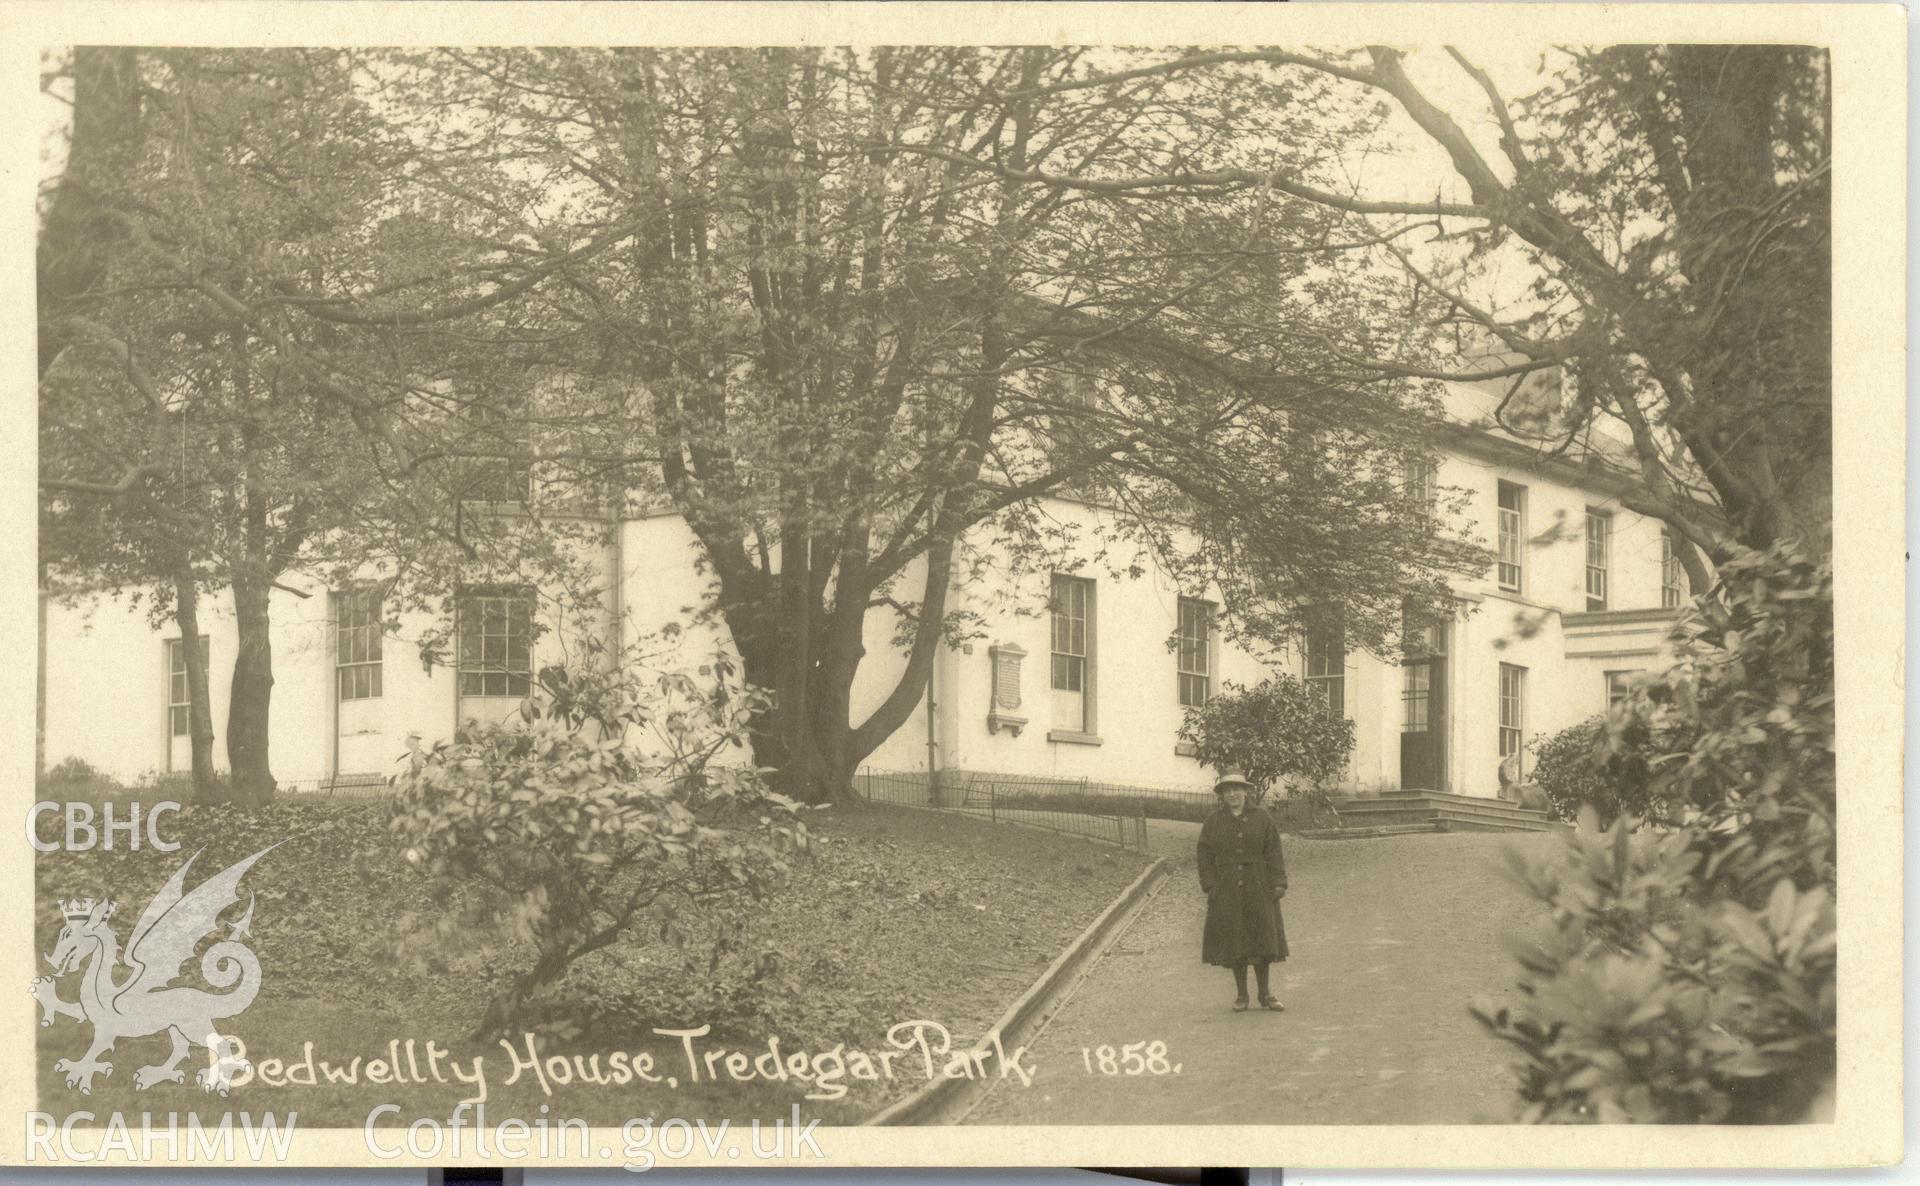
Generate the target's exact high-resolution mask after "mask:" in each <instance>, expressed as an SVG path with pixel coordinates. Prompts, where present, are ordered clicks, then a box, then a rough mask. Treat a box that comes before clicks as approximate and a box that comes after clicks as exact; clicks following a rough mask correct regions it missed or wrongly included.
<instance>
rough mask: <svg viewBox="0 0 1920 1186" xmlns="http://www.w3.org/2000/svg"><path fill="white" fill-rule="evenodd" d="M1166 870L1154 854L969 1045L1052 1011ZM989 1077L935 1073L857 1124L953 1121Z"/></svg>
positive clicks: (1031, 1025) (1008, 1041) (1025, 1031)
mask: <svg viewBox="0 0 1920 1186" xmlns="http://www.w3.org/2000/svg"><path fill="white" fill-rule="evenodd" d="M1166 872H1167V859H1166V858H1165V857H1159V858H1157V859H1156V860H1154V862H1153V863H1152V864H1150V865H1148V866H1147V867H1146V868H1145V869H1144V870H1142V871H1141V873H1140V876H1139V877H1137V878H1135V879H1134V881H1133V884H1132V885H1129V886H1128V887H1127V888H1126V889H1124V890H1121V891H1120V896H1119V897H1117V898H1115V899H1114V900H1113V902H1112V903H1111V904H1110V905H1108V907H1107V908H1106V909H1105V910H1104V911H1102V912H1101V914H1100V917H1098V918H1096V919H1094V920H1093V922H1092V923H1090V924H1089V925H1088V926H1087V929H1086V930H1084V931H1081V932H1080V934H1079V935H1078V936H1077V937H1076V938H1075V939H1074V941H1073V942H1071V943H1069V944H1067V947H1066V950H1064V951H1062V952H1061V953H1060V954H1059V955H1058V956H1056V957H1055V958H1054V961H1053V962H1052V963H1051V964H1049V965H1047V970H1046V971H1044V972H1042V973H1040V978H1039V979H1038V980H1035V981H1034V982H1033V984H1032V986H1031V987H1029V988H1028V989H1027V991H1026V992H1024V993H1022V994H1021V995H1020V998H1019V999H1018V1000H1016V1001H1015V1002H1014V1003H1013V1004H1012V1005H1011V1006H1009V1007H1008V1008H1007V1011H1006V1012H1005V1013H1003V1014H1001V1015H1000V1020H998V1021H996V1022H994V1023H993V1025H992V1026H991V1027H989V1028H988V1030H987V1032H986V1033H985V1034H983V1035H982V1036H981V1038H980V1040H979V1041H977V1042H975V1043H974V1044H973V1047H972V1049H974V1050H977V1051H984V1050H988V1049H990V1048H991V1046H992V1041H993V1038H994V1037H995V1036H996V1035H998V1036H999V1038H1000V1040H1001V1042H1002V1043H1003V1044H1004V1045H1006V1046H1008V1047H1010V1048H1011V1047H1015V1046H1019V1045H1021V1044H1022V1039H1024V1038H1026V1037H1027V1036H1029V1033H1030V1031H1032V1030H1033V1029H1035V1028H1036V1027H1037V1026H1038V1025H1039V1024H1040V1023H1042V1022H1044V1021H1046V1020H1047V1019H1049V1018H1050V1017H1052V1016H1053V1013H1054V1012H1055V1011H1056V1010H1057V1009H1058V1008H1059V1006H1060V1005H1062V1004H1064V1003H1065V1001H1066V997H1067V995H1068V994H1069V992H1070V991H1071V990H1072V988H1073V986H1074V984H1075V983H1077V982H1078V980H1079V977H1080V973H1081V972H1083V971H1084V970H1085V969H1086V966H1087V965H1088V964H1090V963H1092V962H1093V961H1094V960H1095V959H1097V958H1098V957H1099V956H1100V954H1101V953H1102V952H1104V951H1105V950H1106V948H1107V945H1108V944H1109V943H1111V942H1112V940H1113V939H1114V937H1115V936H1117V935H1118V934H1119V933H1120V931H1121V930H1123V929H1124V928H1125V926H1126V924H1127V923H1129V922H1131V921H1132V920H1133V915H1134V914H1135V913H1136V912H1137V911H1138V909H1139V908H1140V906H1141V905H1142V904H1143V903H1144V902H1145V901H1146V899H1147V895H1148V893H1149V892H1150V891H1151V890H1152V889H1153V887H1154V886H1155V884H1157V883H1158V882H1159V880H1160V879H1161V878H1162V877H1164V876H1165V875H1166ZM994 1083H995V1081H994V1080H992V1079H964V1078H963V1079H945V1078H941V1079H934V1080H932V1081H930V1082H928V1083H927V1084H925V1085H924V1086H922V1087H920V1088H919V1089H918V1090H916V1091H914V1093H913V1094H912V1095H909V1096H907V1097H906V1098H905V1099H903V1100H899V1101H897V1102H895V1103H892V1104H889V1105H887V1106H886V1107H885V1108H882V1109H881V1110H880V1111H878V1112H875V1113H874V1114H873V1115H872V1116H869V1117H867V1119H865V1120H863V1121H861V1122H860V1123H861V1125H862V1126H867V1125H908V1124H954V1123H957V1122H958V1121H959V1120H960V1119H961V1118H962V1117H963V1116H965V1115H966V1114H967V1112H969V1111H971V1110H972V1108H973V1106H974V1105H975V1104H977V1103H979V1102H980V1100H981V1099H983V1098H985V1096H986V1094H987V1092H989V1091H991V1090H992V1089H993V1086H994Z"/></svg>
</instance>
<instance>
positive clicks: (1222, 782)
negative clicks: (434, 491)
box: [1213, 767, 1253, 795]
mask: <svg viewBox="0 0 1920 1186" xmlns="http://www.w3.org/2000/svg"><path fill="white" fill-rule="evenodd" d="M1229 787H1241V788H1244V789H1246V790H1249V791H1251V790H1252V789H1253V783H1251V782H1249V781H1248V780H1247V776H1246V775H1244V774H1242V773H1240V771H1239V770H1237V769H1234V768H1233V767H1228V768H1227V769H1225V770H1223V771H1221V772H1220V777H1219V778H1218V779H1216V780H1215V781H1214V784H1213V793H1214V794H1216V795H1217V794H1219V793H1220V792H1221V791H1224V790H1226V789H1228V788H1229Z"/></svg>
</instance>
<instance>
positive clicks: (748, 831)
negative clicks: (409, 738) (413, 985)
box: [392, 659, 806, 1036]
mask: <svg viewBox="0 0 1920 1186" xmlns="http://www.w3.org/2000/svg"><path fill="white" fill-rule="evenodd" d="M703 670H704V671H705V674H704V675H703V676H702V677H700V678H696V677H694V676H690V675H687V674H684V673H677V672H675V673H666V674H662V675H659V676H658V677H657V678H654V679H651V680H648V679H646V678H644V677H642V676H640V675H638V674H636V673H635V672H636V669H635V667H634V666H632V665H630V664H628V663H624V662H623V663H618V664H614V665H611V669H610V670H606V671H570V670H568V669H565V668H559V667H553V668H548V669H546V670H544V671H542V672H541V673H540V675H539V681H538V682H539V692H538V694H537V695H536V696H535V697H533V698H530V699H529V700H528V701H526V702H525V703H524V704H523V706H522V713H521V719H519V720H516V721H513V722H512V723H509V724H478V723H470V724H469V725H468V726H467V727H466V728H465V729H463V730H462V732H461V733H460V734H459V735H457V736H456V738H455V740H454V741H453V742H452V743H450V744H449V743H442V744H440V745H438V746H436V747H434V749H433V750H432V751H431V752H430V753H429V754H427V755H426V757H425V759H424V761H423V762H422V763H421V764H420V766H419V767H418V768H417V769H414V770H410V771H408V772H407V773H405V774H403V775H402V776H401V777H400V779H399V780H398V783H397V788H398V794H397V796H396V799H395V803H394V816H393V821H392V826H393V828H394V829H395V830H396V831H397V832H398V833H399V834H400V835H401V836H402V837H403V838H404V839H405V841H406V842H407V843H408V844H409V845H410V848H409V850H408V853H407V859H408V860H409V861H410V862H413V863H414V864H416V865H417V866H419V867H420V869H421V870H422V871H423V872H424V873H425V875H426V876H427V877H428V878H429V879H430V882H431V890H432V902H433V904H432V906H431V909H430V912H429V914H428V922H427V925H426V926H425V928H424V930H423V931H421V932H420V933H417V934H416V935H414V936H413V938H414V939H415V940H420V939H424V940H426V943H425V944H424V947H425V948H426V949H431V948H433V947H443V948H447V949H455V950H470V949H472V948H473V947H474V946H475V945H480V946H483V947H488V948H493V949H496V950H499V951H502V952H513V951H518V950H522V949H524V948H531V956H530V957H529V958H530V966H527V967H526V968H525V969H524V970H523V971H522V972H521V973H520V974H519V975H518V976H517V977H516V978H515V979H514V980H513V982H512V983H511V985H510V986H509V987H508V988H507V989H506V990H505V991H504V992H503V993H502V994H500V995H499V996H498V997H497V998H496V999H495V1000H494V1001H493V1002H492V1004H491V1005H490V1006H489V1007H488V1009H487V1012H486V1016H485V1017H484V1018H483V1019H482V1021H481V1023H480V1027H479V1031H478V1033H479V1036H488V1035H493V1034H497V1033H501V1032H506V1031H507V1030H509V1029H510V1028H511V1027H513V1026H515V1025H519V1024H523V1023H525V1022H526V1021H527V1015H528V1014H529V1012H530V1005H531V1002H532V1000H533V998H534V997H535V995H536V994H537V993H538V992H539V991H540V990H541V989H542V988H544V987H546V986H548V985H550V984H552V983H553V982H554V981H556V980H558V979H559V978H560V977H561V976H563V975H564V974H565V972H566V970H567V968H568V967H569V966H570V965H572V964H573V963H574V962H575V961H576V960H578V959H580V958H581V957H582V956H585V955H587V954H589V953H591V952H594V951H597V950H600V949H601V948H604V947H606V946H608V945H610V944H612V943H614V942H616V941H617V940H619V939H621V938H622V937H623V936H626V935H628V934H629V933H630V932H632V931H633V930H634V929H635V928H636V927H638V926H639V925H640V924H641V923H642V922H643V921H644V922H646V923H648V925H650V926H657V928H658V932H659V934H660V937H661V938H663V939H666V940H671V941H684V940H685V938H686V929H685V928H684V927H682V926H680V925H679V924H678V921H677V920H678V918H679V917H680V916H681V912H683V911H691V910H701V909H708V908H712V907H715V906H721V905H725V904H728V903H732V902H736V901H738V900H739V899H741V898H743V897H751V898H756V899H757V898H760V897H762V896H763V895H765V894H766V893H767V892H768V890H769V889H771V888H772V887H773V886H774V885H775V884H776V883H777V882H778V881H779V880H780V878H781V877H782V876H783V875H784V874H785V872H786V871H787V869H788V862H789V859H790V857H791V855H792V854H793V853H794V852H795V851H796V850H798V849H801V848H803V847H804V845H805V840H806V829H805V826H804V824H802V823H801V822H800V821H799V819H798V814H797V805H796V804H794V803H792V801H790V800H787V799H785V798H783V797H781V796H779V795H776V794H774V793H772V792H771V791H769V790H768V789H767V787H766V784H765V782H764V781H763V778H762V772H761V771H760V770H758V769H756V768H754V767H753V766H752V765H751V764H743V765H727V764H723V763H721V762H718V761H716V760H715V759H716V758H717V757H718V756H720V755H721V754H723V753H728V752H736V753H738V754H741V755H744V754H745V753H746V745H745V743H746V737H747V730H748V727H749V725H750V724H751V722H752V720H753V717H754V716H755V714H757V713H759V712H761V711H763V710H764V709H765V707H766V701H765V698H764V696H763V695H762V694H760V693H757V692H755V691H753V690H751V689H749V688H747V687H745V686H744V684H743V683H742V682H741V681H739V680H738V679H736V678H735V674H736V673H735V671H734V669H733V668H732V666H731V665H730V664H729V663H728V662H727V661H726V660H725V659H721V660H719V661H717V662H716V663H715V664H713V665H712V667H711V668H709V669H703ZM542 704H544V706H545V707H544V708H542V707H541V705H542ZM415 921H417V920H409V924H410V925H411V924H412V923H413V922H415ZM408 950H409V951H410V953H411V954H413V955H415V956H419V955H421V954H423V945H422V944H421V943H419V942H417V941H416V942H414V943H411V944H409V946H408Z"/></svg>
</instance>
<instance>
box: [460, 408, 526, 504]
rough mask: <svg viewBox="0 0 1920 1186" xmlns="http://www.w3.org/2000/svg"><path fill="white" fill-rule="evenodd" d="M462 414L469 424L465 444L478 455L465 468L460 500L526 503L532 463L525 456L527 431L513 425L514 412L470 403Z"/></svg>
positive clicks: (520, 426) (522, 427)
mask: <svg viewBox="0 0 1920 1186" xmlns="http://www.w3.org/2000/svg"><path fill="white" fill-rule="evenodd" d="M462 414H463V415H464V416H465V418H466V420H467V421H468V423H469V425H470V431H469V433H468V434H467V437H466V444H467V445H468V447H469V448H471V449H472V450H473V451H474V452H475V453H476V454H479V456H477V457H475V458H473V459H471V460H470V461H469V462H468V464H467V466H466V471H465V474H464V479H465V480H464V481H463V482H462V485H461V490H460V497H461V498H462V499H466V500H470V501H473V502H497V503H517V504H521V505H524V504H526V503H527V502H528V501H529V500H530V499H531V497H532V494H533V463H532V462H531V461H530V460H528V459H527V457H526V455H525V454H526V453H527V452H528V449H527V444H528V436H529V433H528V430H527V429H526V428H525V427H524V426H523V425H521V424H516V423H515V422H514V416H515V411H514V410H513V409H503V408H500V407H496V406H494V405H492V404H484V403H474V404H470V405H468V406H467V407H466V408H464V409H463V410H462Z"/></svg>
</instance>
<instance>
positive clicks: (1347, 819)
mask: <svg viewBox="0 0 1920 1186" xmlns="http://www.w3.org/2000/svg"><path fill="white" fill-rule="evenodd" d="M1339 808H1340V818H1341V822H1342V824H1343V825H1344V826H1345V827H1348V828H1373V827H1416V826H1420V825H1424V826H1425V827H1426V828H1428V829H1431V830H1434V831H1442V832H1545V831H1548V830H1549V829H1551V828H1552V827H1553V820H1552V818H1551V817H1550V816H1548V815H1547V813H1546V812H1544V811H1536V810H1533V809H1531V808H1526V807H1521V806H1519V805H1518V804H1514V803H1509V802H1507V801H1506V800H1504V799H1483V798H1479V797H1476V796H1473V795H1456V794H1453V793H1451V792H1448V791H1422V790H1396V791H1384V792H1382V793H1381V794H1379V795H1369V796H1364V797H1357V798H1352V799H1347V800H1343V801H1341V802H1340V804H1339Z"/></svg>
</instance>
